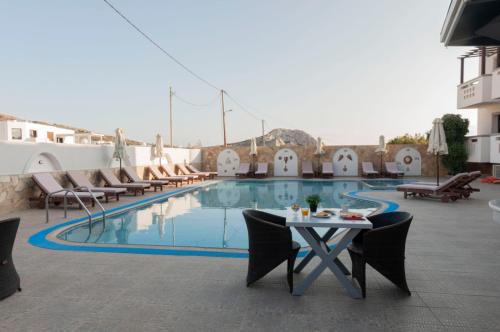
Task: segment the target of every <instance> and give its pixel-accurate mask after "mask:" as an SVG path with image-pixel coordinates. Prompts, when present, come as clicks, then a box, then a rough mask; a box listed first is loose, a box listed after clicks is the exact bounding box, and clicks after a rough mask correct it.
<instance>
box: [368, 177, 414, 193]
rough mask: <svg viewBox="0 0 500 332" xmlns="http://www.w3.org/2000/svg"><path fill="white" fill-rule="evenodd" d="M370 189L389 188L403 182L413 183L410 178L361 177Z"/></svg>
mask: <svg viewBox="0 0 500 332" xmlns="http://www.w3.org/2000/svg"><path fill="white" fill-rule="evenodd" d="M361 181H362V182H363V183H364V184H365V185H366V186H367V187H368V188H370V189H371V190H390V189H394V188H396V186H398V185H400V184H405V183H413V182H416V181H418V180H412V179H363V180H361Z"/></svg>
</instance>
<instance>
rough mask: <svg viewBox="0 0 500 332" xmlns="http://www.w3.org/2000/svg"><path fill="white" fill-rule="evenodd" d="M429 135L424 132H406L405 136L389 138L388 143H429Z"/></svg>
mask: <svg viewBox="0 0 500 332" xmlns="http://www.w3.org/2000/svg"><path fill="white" fill-rule="evenodd" d="M428 136H429V135H422V134H418V133H417V134H415V135H410V134H404V135H403V136H397V137H394V138H392V139H391V140H389V142H387V144H427V142H428V139H427V138H428Z"/></svg>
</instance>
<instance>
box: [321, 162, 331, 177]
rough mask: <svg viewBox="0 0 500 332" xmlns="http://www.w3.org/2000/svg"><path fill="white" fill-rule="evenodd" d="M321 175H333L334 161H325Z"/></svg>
mask: <svg viewBox="0 0 500 332" xmlns="http://www.w3.org/2000/svg"><path fill="white" fill-rule="evenodd" d="M321 175H322V176H323V177H325V178H331V177H333V163H331V162H324V163H323V164H322V166H321Z"/></svg>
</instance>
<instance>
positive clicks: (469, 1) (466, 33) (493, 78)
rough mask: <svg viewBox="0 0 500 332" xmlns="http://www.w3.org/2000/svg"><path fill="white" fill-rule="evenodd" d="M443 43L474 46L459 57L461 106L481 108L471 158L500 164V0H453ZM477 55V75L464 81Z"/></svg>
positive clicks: (469, 145) (470, 145)
mask: <svg viewBox="0 0 500 332" xmlns="http://www.w3.org/2000/svg"><path fill="white" fill-rule="evenodd" d="M441 42H443V43H444V44H445V46H472V47H474V49H472V50H471V51H470V52H467V53H466V54H464V55H463V56H461V57H460V58H459V60H460V84H459V85H458V86H457V108H458V109H477V135H476V136H471V137H468V140H467V148H468V152H469V159H468V161H469V162H471V163H481V164H484V165H485V166H486V165H493V164H500V1H498V0H481V1H477V0H453V1H451V4H450V7H449V10H448V14H447V15H446V19H445V22H444V25H443V29H442V31H441ZM474 57H475V58H478V59H479V66H478V73H477V76H476V77H474V78H473V79H471V80H468V81H464V66H465V64H466V61H467V59H470V58H474ZM497 169H498V174H495V175H496V176H499V177H500V167H498V168H497ZM495 173H496V172H495Z"/></svg>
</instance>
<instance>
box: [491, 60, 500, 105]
mask: <svg viewBox="0 0 500 332" xmlns="http://www.w3.org/2000/svg"><path fill="white" fill-rule="evenodd" d="M491 98H493V99H499V102H500V67H498V68H497V69H495V70H494V71H493V72H492V73H491Z"/></svg>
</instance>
